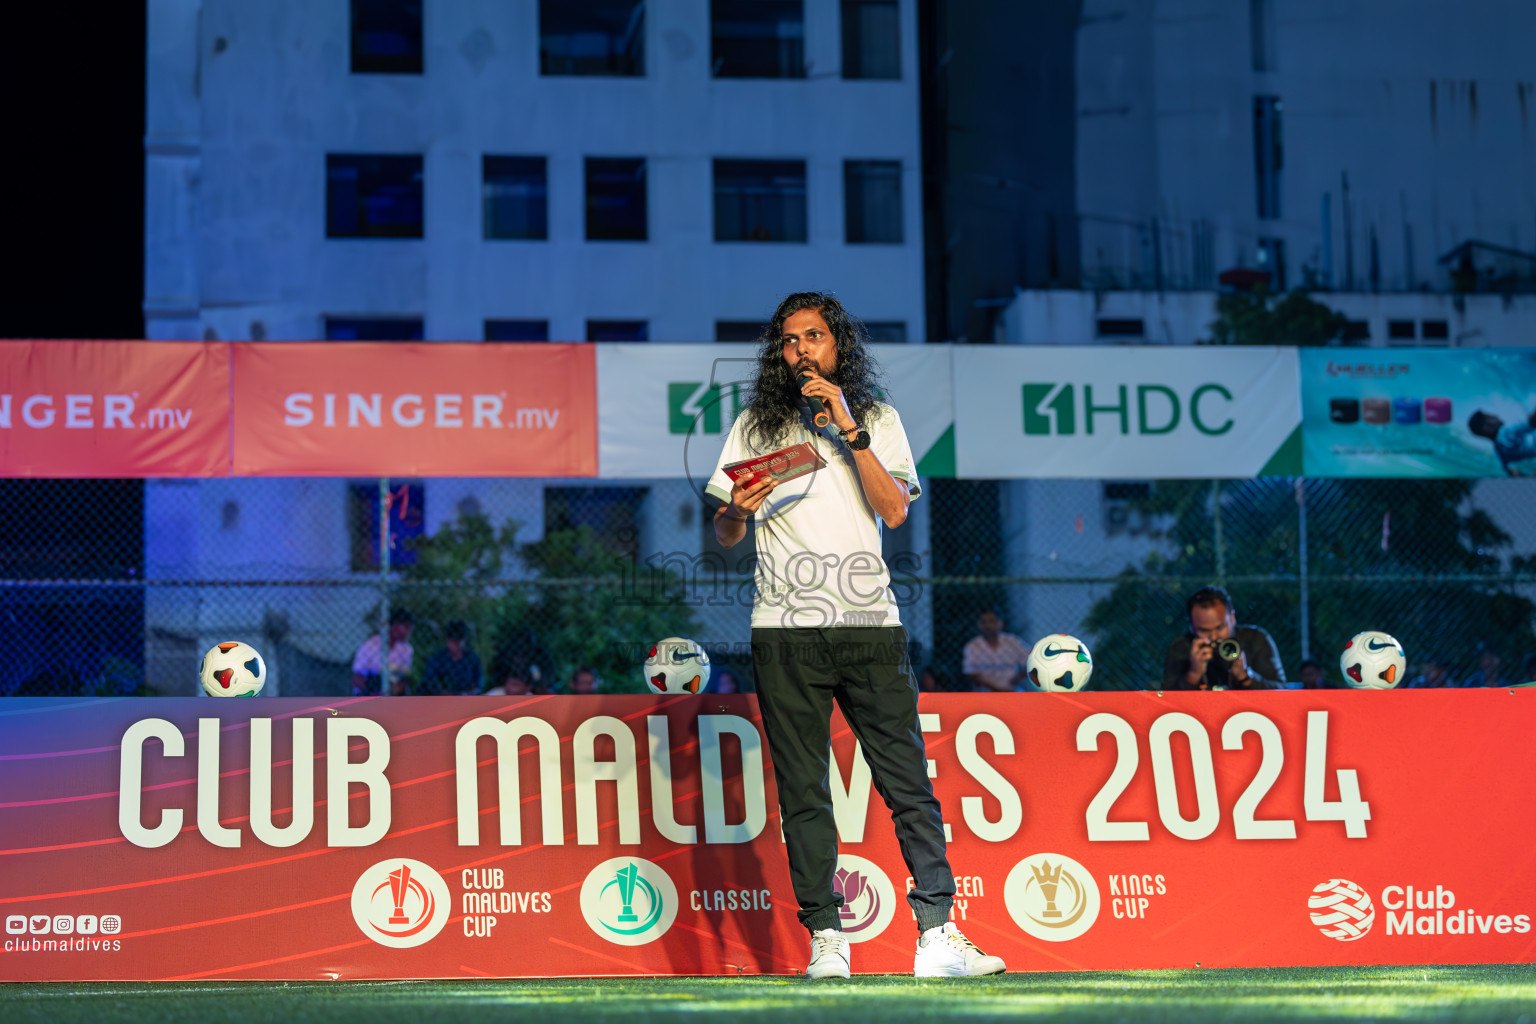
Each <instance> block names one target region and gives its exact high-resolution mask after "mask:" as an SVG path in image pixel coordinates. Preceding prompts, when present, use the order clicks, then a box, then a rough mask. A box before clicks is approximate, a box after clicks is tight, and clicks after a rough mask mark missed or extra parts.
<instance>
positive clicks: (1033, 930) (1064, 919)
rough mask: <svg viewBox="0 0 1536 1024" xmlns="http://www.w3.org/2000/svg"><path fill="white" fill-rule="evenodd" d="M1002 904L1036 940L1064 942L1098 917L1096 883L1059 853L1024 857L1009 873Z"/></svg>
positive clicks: (1079, 865)
mask: <svg viewBox="0 0 1536 1024" xmlns="http://www.w3.org/2000/svg"><path fill="white" fill-rule="evenodd" d="M1003 903H1004V905H1006V906H1007V908H1008V915H1009V916H1010V917H1012V918H1013V922H1014V924H1016V925H1018V926H1019V927H1020V928H1022V929H1024V931H1025V932H1027V933H1028V934H1030V935H1033V936H1034V937H1035V938H1037V939H1044V940H1045V941H1047V942H1066V941H1067V940H1068V939H1075V938H1077V937H1078V936H1079V935H1082V934H1083V933H1084V932H1086V931H1087V930H1088V929H1089V928H1092V927H1093V922H1094V921H1096V920H1098V917H1099V883H1097V882H1095V881H1094V880H1093V876H1092V875H1090V874H1089V873H1088V869H1087V868H1085V867H1083V866H1082V865H1081V864H1079V863H1078V862H1077V861H1075V860H1073V859H1072V858H1071V857H1064V856H1062V855H1061V854H1059V853H1037V854H1034V855H1033V856H1030V857H1025V858H1024V859H1023V860H1021V861H1019V862H1018V863H1017V864H1015V865H1014V866H1013V870H1012V871H1010V872H1008V880H1007V881H1006V882H1005V883H1003Z"/></svg>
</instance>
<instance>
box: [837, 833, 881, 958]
mask: <svg viewBox="0 0 1536 1024" xmlns="http://www.w3.org/2000/svg"><path fill="white" fill-rule="evenodd" d="M832 888H833V889H835V890H836V891H837V892H838V894H839V895H841V896H842V897H843V905H842V907H841V908H840V909H839V910H838V912H837V916H838V927H839V928H841V929H842V932H843V934H844V935H845V936H847V938H848V941H849V942H864V941H866V940H868V939H872V938H874V937H875V936H876V935H879V934H880V933H881V932H883V931H885V929H886V926H887V925H889V924H890V923H891V919H892V918H894V917H895V916H896V888H895V886H893V885H891V880H890V878H889V877H888V876H887V875H886V873H885V872H884V871H882V870H880V867H879V865H877V864H875V862H874V861H869V860H865V859H864V858H863V857H855V856H854V855H852V854H849V853H842V854H838V857H837V874H836V875H834V876H833V879H832Z"/></svg>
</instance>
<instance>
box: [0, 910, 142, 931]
mask: <svg viewBox="0 0 1536 1024" xmlns="http://www.w3.org/2000/svg"><path fill="white" fill-rule="evenodd" d="M122 930H123V919H122V918H121V917H118V916H117V915H116V914H103V915H102V916H100V917H97V916H96V915H95V914H77V915H71V914H53V915H51V916H50V915H48V914H33V915H31V916H30V917H29V916H27V915H26V914H10V915H8V916H7V917H6V919H5V934H7V935H95V934H96V933H97V932H98V931H99V932H100V933H101V934H103V935H116V934H117V933H118V932H120V931H122Z"/></svg>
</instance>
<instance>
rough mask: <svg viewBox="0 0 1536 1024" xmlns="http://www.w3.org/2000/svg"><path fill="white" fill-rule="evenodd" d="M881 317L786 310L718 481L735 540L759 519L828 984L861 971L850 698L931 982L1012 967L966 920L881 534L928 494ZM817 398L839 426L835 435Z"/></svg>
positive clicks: (780, 705)
mask: <svg viewBox="0 0 1536 1024" xmlns="http://www.w3.org/2000/svg"><path fill="white" fill-rule="evenodd" d="M867 340H868V332H867V331H866V330H865V329H864V325H863V324H862V323H861V322H860V321H859V320H858V319H857V318H856V317H854V316H851V315H850V314H849V313H848V311H847V310H845V309H844V308H843V306H842V304H841V303H839V302H838V301H837V300H836V299H835V298H833V297H832V296H830V295H825V294H822V293H820V292H797V293H795V294H793V295H791V296H789V297H788V298H786V299H785V300H784V301H783V302H781V303H780V304H779V308H778V309H777V310H776V311H775V312H774V314H773V319H772V320H771V321H770V322H769V324H768V327H767V328H766V329H765V331H764V333H763V337H762V341H761V345H760V350H759V354H758V356H759V358H758V367H757V378H756V380H755V381H754V382H753V385H752V388H751V392H750V397H749V401H748V405H747V408H746V409H745V410H743V411H742V413H741V415H740V416H738V417H737V419H736V423H735V425H734V426H733V427H732V428H731V433H730V436H729V438H728V439H727V440H726V443H725V451H724V452H723V453H722V455H721V457H720V464H719V466H717V467H716V469H715V473H714V476H712V477H711V478H710V481H709V484H708V486H707V488H706V490H707V491H708V493H709V494H711V495H712V496H714V497H715V498H716V499H718V500H719V501H721V502H722V503H723V504H722V505H721V507H720V508H719V509H718V510H717V511H716V513H715V536H716V537H717V538H718V539H719V541H720V543H721V544H722V545H724V546H725V547H731V546H733V545H735V544H738V543H740V542H741V541H742V539H744V538H745V537H746V532H747V523H748V522H751V523H752V524H753V534H754V540H755V542H756V545H757V580H756V583H757V587H756V592H755V596H754V600H753V606H752V667H753V672H754V674H755V676H756V682H757V700H758V707H759V708H760V710H761V711H762V715H763V728H764V729H765V730H766V732H767V734H768V748H769V751H770V752H771V754H772V755H773V771H774V777H775V778H776V780H777V781H778V787H779V812H780V817H781V821H782V824H783V827H784V841H785V849H786V852H787V853H788V855H789V873H790V878H791V880H792V882H793V884H794V889H795V898H796V899H797V900H798V901H799V904H800V913H799V917H800V923H801V924H803V925H804V926H805V927H806V929H807V930H808V931H809V932H810V933H811V961H810V965H809V966H808V967H807V968H806V974H807V976H809V977H811V978H846V977H848V975H849V952H848V949H849V946H848V939H847V937H846V936H845V935H844V934H843V931H842V922H843V921H844V919H846V918H850V917H851V910H850V908H845V907H844V906H843V903H844V900H843V895H842V894H841V893H838V892H837V891H836V890H835V889H834V887H833V886H834V881H835V875H836V871H837V826H836V823H835V822H834V821H833V817H832V794H831V790H830V788H829V786H828V781H827V769H828V763H829V757H830V753H831V716H832V704H833V702H834V701H836V703H837V705H838V706H839V707H841V708H842V710H843V716H844V717H845V718H846V719H847V720H848V724H849V725H850V726H851V727H852V728H853V732H854V735H856V736H857V737H858V739H859V743H860V745H861V746H862V748H863V751H864V759H865V761H867V762H868V763H869V768H870V772H871V774H872V776H873V780H874V784H875V788H876V789H877V790H878V791H879V793H880V795H881V796H882V797H883V798H884V799H885V802H886V805H887V806H889V807H890V809H891V820H892V823H893V824H894V825H895V828H896V838H897V840H898V842H899V843H900V845H901V854H902V857H903V858H904V859H905V860H906V863H907V870H908V872H909V873H910V874H911V877H912V880H913V888H912V891H911V892H909V893H908V894H907V902H908V903H909V904H910V905H911V907H912V910H913V913H914V914H915V915H916V916H917V927H918V932H919V936H918V944H917V951H916V953H915V955H914V958H913V972H914V973H915V974H917V975H918V976H919V977H965V976H970V975H981V974H997V973H999V972H1001V971H1002V970H1003V969H1004V965H1003V961H1002V960H1000V959H999V958H997V957H995V956H987V955H986V954H985V953H983V952H982V951H981V950H979V949H977V948H976V946H975V945H974V944H973V943H971V941H970V940H968V939H967V938H966V937H965V936H964V935H962V934H961V933H960V931H959V930H958V929H957V928H956V927H955V926H954V924H953V923H951V922H950V920H949V916H950V907H951V905H952V904H953V901H954V895H955V879H954V874H953V873H952V872H951V871H950V867H949V861H948V858H947V857H946V855H945V850H944V825H943V819H942V815H941V814H940V811H939V802H938V800H937V799H936V798H935V797H934V795H933V787H932V786H931V785H930V784H929V782H928V760H927V754H926V752H925V750H924V747H923V736H922V733H921V731H919V729H918V720H917V689H918V688H917V681H916V680H915V679H914V678H913V676H912V667H911V665H910V664H909V662H908V658H907V634H906V631H905V630H904V629H903V628H902V626H901V622H900V617H899V615H898V612H897V608H896V602H895V601H894V600H893V599H892V595H891V589H890V582H891V580H890V571H889V569H888V568H887V567H886V565H885V562H884V560H883V559H882V558H881V555H880V526H881V523H882V522H883V523H884V524H885V525H886V526H889V527H893V528H894V527H897V526H900V525H901V524H902V522H903V521H905V519H906V518H907V505H908V503H909V502H910V501H911V500H912V499H913V498H916V497H917V496H918V495H919V494H920V493H922V492H921V489H920V487H919V485H918V480H917V469H916V467H915V465H914V463H913V460H912V449H911V447H910V446H909V445H908V443H907V436H906V434H905V432H904V431H903V430H902V427H901V418H900V417H899V416H897V415H896V410H895V409H893V408H891V407H890V406H889V405H886V404H885V403H883V402H881V401H879V391H878V385H879V376H878V370H877V368H876V366H875V363H874V361H873V360H872V359H871V358H870V355H869V352H868V348H867ZM812 399H816V400H818V401H819V402H820V404H821V405H822V406H823V408H824V410H825V411H826V412H827V413H829V414H830V417H831V422H830V423H829V424H827V425H826V426H825V427H821V428H818V427H817V426H816V425H815V422H814V418H813V416H812V413H811V409H810V405H809V403H810V400H812ZM801 442H804V443H807V444H810V445H811V446H813V447H814V448H815V449H816V451H817V453H818V454H819V455H820V456H821V458H822V459H823V460H824V462H825V465H824V466H822V467H821V468H820V469H818V470H816V471H815V472H814V473H809V474H804V475H800V476H795V477H789V478H786V479H784V480H782V481H777V482H776V481H775V479H774V478H773V477H772V476H771V475H763V476H761V477H759V478H753V477H750V476H744V477H742V478H741V479H739V480H737V481H735V482H734V483H733V482H732V480H731V478H730V476H728V475H727V474H726V472H725V467H726V466H728V465H731V464H732V463H736V462H741V461H745V460H748V459H751V458H755V457H758V456H762V455H766V454H769V453H771V452H774V451H778V450H780V449H783V448H786V447H789V446H790V445H794V444H798V443H801Z"/></svg>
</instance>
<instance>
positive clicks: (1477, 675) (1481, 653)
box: [1461, 640, 1509, 689]
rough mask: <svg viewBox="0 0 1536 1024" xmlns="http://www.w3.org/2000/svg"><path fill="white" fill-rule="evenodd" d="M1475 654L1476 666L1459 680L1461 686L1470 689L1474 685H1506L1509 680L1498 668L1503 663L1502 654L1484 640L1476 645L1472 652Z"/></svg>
mask: <svg viewBox="0 0 1536 1024" xmlns="http://www.w3.org/2000/svg"><path fill="white" fill-rule="evenodd" d="M1474 653H1475V654H1476V655H1477V668H1476V669H1475V670H1474V671H1473V672H1472V674H1471V675H1469V676H1467V678H1465V679H1463V680H1462V681H1461V685H1462V687H1464V688H1465V689H1472V688H1474V687H1489V686H1508V685H1509V680H1507V679H1505V678H1504V677H1503V675H1501V674H1500V672H1499V669H1500V668H1501V667H1502V666H1503V664H1504V656H1503V654H1501V653H1500V652H1499V650H1498V648H1496V647H1494V646H1493V645H1492V644H1490V643H1488V642H1487V641H1486V640H1485V641H1483V642H1482V643H1480V644H1478V645H1477V650H1476V652H1474Z"/></svg>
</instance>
